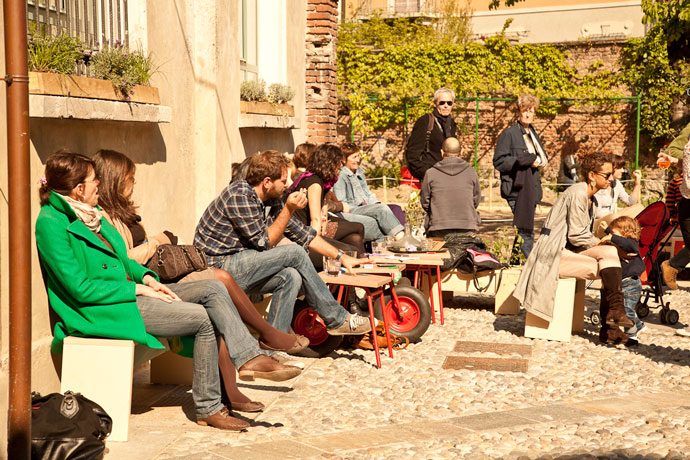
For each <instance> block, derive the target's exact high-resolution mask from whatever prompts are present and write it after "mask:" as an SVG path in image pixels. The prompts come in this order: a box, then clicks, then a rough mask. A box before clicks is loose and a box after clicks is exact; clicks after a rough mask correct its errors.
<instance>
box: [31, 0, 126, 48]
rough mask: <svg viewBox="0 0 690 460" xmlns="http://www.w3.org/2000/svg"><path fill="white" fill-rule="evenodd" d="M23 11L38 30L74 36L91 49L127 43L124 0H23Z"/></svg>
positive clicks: (49, 33) (51, 33)
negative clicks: (24, 9) (24, 1)
mask: <svg viewBox="0 0 690 460" xmlns="http://www.w3.org/2000/svg"><path fill="white" fill-rule="evenodd" d="M26 15H27V21H28V23H29V24H32V23H33V24H34V25H35V26H36V28H37V29H38V30H42V31H45V33H46V34H48V35H60V34H62V33H65V34H67V35H69V36H70V37H78V38H79V39H81V41H82V42H84V44H85V45H86V47H87V48H90V49H92V50H98V49H101V48H103V47H114V46H125V47H129V29H128V18H127V0H27V2H26ZM29 30H31V29H29Z"/></svg>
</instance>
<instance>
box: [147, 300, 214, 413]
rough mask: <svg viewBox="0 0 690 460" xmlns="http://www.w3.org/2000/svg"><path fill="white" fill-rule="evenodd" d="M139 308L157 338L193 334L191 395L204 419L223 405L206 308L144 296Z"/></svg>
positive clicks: (197, 411)
mask: <svg viewBox="0 0 690 460" xmlns="http://www.w3.org/2000/svg"><path fill="white" fill-rule="evenodd" d="M137 307H138V308H139V312H140V313H141V317H142V319H143V320H144V325H145V326H146V331H148V332H149V333H151V334H153V335H155V336H158V337H172V336H178V335H180V336H185V335H193V336H194V364H193V365H194V374H193V381H192V398H193V399H194V406H195V407H196V416H197V418H200V419H201V418H206V417H208V416H209V415H212V414H215V413H216V412H218V411H219V410H220V409H221V407H222V404H221V402H220V377H219V375H218V343H217V342H216V334H215V331H214V329H213V324H212V323H211V320H210V319H209V317H208V314H207V313H206V310H205V309H204V307H203V306H201V305H198V304H196V303H188V302H173V303H167V302H163V301H162V300H159V299H154V298H151V297H144V296H138V297H137Z"/></svg>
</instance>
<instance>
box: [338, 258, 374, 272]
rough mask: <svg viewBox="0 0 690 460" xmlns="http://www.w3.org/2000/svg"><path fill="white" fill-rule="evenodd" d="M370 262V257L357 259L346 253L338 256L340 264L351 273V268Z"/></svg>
mask: <svg viewBox="0 0 690 460" xmlns="http://www.w3.org/2000/svg"><path fill="white" fill-rule="evenodd" d="M367 263H371V259H369V258H366V259H357V258H355V257H350V256H348V255H347V254H345V255H343V256H342V257H341V258H340V264H341V265H342V266H343V267H345V270H347V272H348V273H352V269H353V268H355V267H357V266H359V265H362V264H367Z"/></svg>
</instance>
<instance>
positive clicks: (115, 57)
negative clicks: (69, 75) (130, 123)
mask: <svg viewBox="0 0 690 460" xmlns="http://www.w3.org/2000/svg"><path fill="white" fill-rule="evenodd" d="M91 69H92V74H93V76H94V77H96V78H101V79H103V80H110V81H111V82H112V83H113V85H114V86H115V87H116V88H117V89H118V90H119V91H120V92H121V93H122V95H123V96H125V97H127V96H129V94H130V93H131V91H132V87H134V85H148V84H149V81H150V79H151V75H153V72H154V70H153V63H152V60H151V57H150V56H146V55H145V54H144V53H143V52H142V51H139V50H136V51H131V50H129V49H127V48H124V47H114V48H104V49H102V50H101V51H99V52H98V53H96V54H95V55H94V57H93V58H92V59H91Z"/></svg>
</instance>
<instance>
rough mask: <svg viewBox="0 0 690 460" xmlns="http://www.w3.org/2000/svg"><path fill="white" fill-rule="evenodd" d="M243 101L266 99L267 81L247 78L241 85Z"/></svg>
mask: <svg viewBox="0 0 690 460" xmlns="http://www.w3.org/2000/svg"><path fill="white" fill-rule="evenodd" d="M240 100H241V101H265V100H266V83H264V81H263V80H246V81H243V82H242V84H241V85H240Z"/></svg>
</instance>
